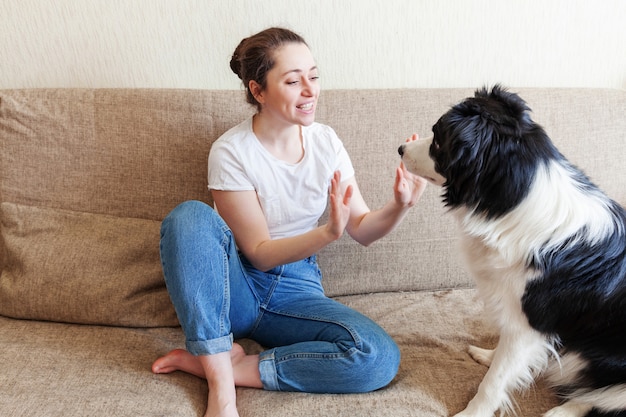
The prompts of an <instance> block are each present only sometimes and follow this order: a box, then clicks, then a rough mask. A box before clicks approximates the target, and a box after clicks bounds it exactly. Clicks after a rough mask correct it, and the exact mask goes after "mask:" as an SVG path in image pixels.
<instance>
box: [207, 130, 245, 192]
mask: <svg viewBox="0 0 626 417" xmlns="http://www.w3.org/2000/svg"><path fill="white" fill-rule="evenodd" d="M237 155H238V154H237V152H235V150H234V149H233V147H232V146H231V144H230V143H228V142H221V141H217V142H215V143H214V144H213V146H212V148H211V151H210V152H209V167H208V183H209V190H223V191H250V190H254V185H253V184H252V183H251V182H250V179H249V178H248V175H246V172H245V169H244V164H243V163H242V161H241V160H239V158H238V157H237Z"/></svg>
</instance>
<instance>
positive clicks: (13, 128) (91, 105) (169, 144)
mask: <svg viewBox="0 0 626 417" xmlns="http://www.w3.org/2000/svg"><path fill="white" fill-rule="evenodd" d="M516 91H518V92H519V93H520V94H521V95H522V97H523V98H525V99H526V101H527V102H528V104H529V106H530V107H531V108H532V109H533V111H534V118H535V120H536V121H537V122H539V123H540V124H542V125H543V126H544V127H545V128H546V130H547V131H548V133H549V134H550V135H551V136H552V138H553V140H554V141H555V143H556V144H557V146H559V147H560V149H561V151H562V152H563V153H564V154H565V155H566V156H567V157H568V158H570V160H572V161H573V162H574V163H575V164H577V165H579V166H580V167H582V168H583V169H584V170H585V171H586V172H587V173H588V175H589V176H590V177H591V178H592V179H593V180H595V181H596V182H597V183H598V184H599V185H601V186H602V187H603V188H604V189H605V191H607V193H608V194H609V195H610V196H612V197H614V198H615V199H617V200H618V201H620V202H621V203H622V204H623V203H624V202H626V186H625V185H626V180H625V179H624V178H625V177H626V168H624V164H623V158H624V155H625V154H626V152H625V151H626V143H625V141H624V133H623V132H625V131H626V117H625V114H626V92H625V91H620V90H603V89H520V90H516ZM471 94H473V91H472V90H470V89H399V90H334V91H324V92H323V93H322V97H321V99H320V104H319V109H318V117H317V120H318V121H320V122H322V123H326V124H329V125H331V126H332V127H333V128H335V130H336V131H337V133H338V135H339V137H340V138H341V139H342V140H343V141H344V144H345V146H346V148H347V149H348V151H349V153H350V155H351V157H352V160H353V164H354V166H355V168H356V171H357V179H358V182H359V185H360V188H361V190H362V193H363V195H364V196H365V198H366V201H367V202H368V204H369V205H370V207H371V208H378V207H380V206H381V205H382V204H384V202H386V201H387V200H388V199H389V198H391V195H392V189H391V187H392V184H393V176H394V170H395V167H396V166H397V165H398V163H399V157H398V154H397V148H398V146H399V145H400V144H401V143H402V142H403V141H404V139H405V138H407V137H409V136H410V135H411V134H412V133H413V132H417V133H419V134H420V135H422V136H427V135H429V134H430V129H431V126H432V124H433V123H434V122H435V121H436V120H437V119H438V118H439V116H440V115H441V114H442V113H443V112H445V111H446V110H447V109H448V108H449V106H450V105H452V104H454V103H456V102H458V101H460V100H461V99H463V98H464V97H467V96H469V95H471ZM252 110H253V109H252V108H251V107H250V106H248V105H247V104H246V103H245V102H244V96H243V92H241V91H200V90H156V89H96V90H86V89H48V90H46V89H35V90H4V91H0V140H1V149H0V202H10V203H14V204H17V205H18V206H20V207H21V206H25V207H31V208H32V207H34V208H44V209H52V210H68V211H72V212H78V213H86V214H93V215H106V216H112V217H120V218H132V219H143V220H147V221H153V222H157V223H158V221H160V220H161V219H162V218H163V217H164V216H165V215H166V214H167V213H168V212H169V211H170V210H171V209H172V208H173V207H175V206H176V205H177V204H178V203H180V202H182V201H184V200H188V199H199V200H204V201H207V202H209V203H210V196H209V193H208V191H207V187H206V170H207V166H206V164H207V155H208V152H209V149H210V147H211V143H212V142H213V141H214V140H215V139H216V138H218V137H219V136H220V135H221V134H222V133H223V132H225V131H226V130H227V129H228V128H230V127H231V126H233V125H235V124H236V123H238V122H239V121H241V120H242V119H243V118H244V117H246V116H247V115H249V114H251V112H252ZM439 192H440V190H438V189H436V188H435V187H432V186H431V187H429V189H428V190H427V192H426V195H425V196H424V198H423V199H422V201H421V202H420V203H419V205H418V206H417V207H415V208H414V209H413V210H412V212H411V213H410V214H409V216H408V218H407V219H406V221H405V222H404V223H403V224H402V225H401V226H400V227H399V228H398V229H397V230H396V231H395V232H394V233H392V234H391V235H390V236H388V237H386V238H384V239H382V240H381V241H379V242H377V243H375V244H374V245H373V246H372V247H370V248H362V247H360V246H359V245H357V244H356V243H354V242H352V241H351V240H350V239H349V238H342V239H341V240H340V241H339V242H336V243H334V244H332V245H330V246H329V247H327V248H326V249H325V250H324V251H323V252H322V253H321V254H320V262H321V264H322V267H323V271H324V274H325V287H326V289H327V292H328V293H329V294H330V295H343V294H354V293H366V292H377V291H397V290H426V289H440V288H451V287H459V286H468V285H471V281H470V280H469V278H468V277H467V275H466V274H465V273H464V271H463V268H462V267H461V266H460V264H459V262H458V260H457V257H456V249H455V243H456V237H455V225H454V224H453V222H452V219H451V218H450V217H449V216H447V215H446V213H445V210H444V208H443V207H442V205H441V202H440V198H439ZM20 207H18V209H19V208H20ZM15 210H16V209H15V207H13V208H11V207H9V208H7V207H5V210H4V211H5V212H10V213H14V214H15ZM57 214H58V213H56V214H55V216H56V215H57ZM7 216H9V215H7ZM37 216H39V217H38V218H45V216H44V217H41V213H38V214H37ZM9 217H10V216H9ZM18 217H19V216H18ZM55 218H56V217H55ZM64 219H65V220H63V221H67V218H64ZM11 221H12V222H13V223H11V224H15V221H14V219H13V220H11ZM90 221H91V220H90ZM98 221H99V220H98ZM5 223H6V222H5ZM4 227H5V229H7V228H10V226H7V225H5V226H4ZM5 239H6V238H2V239H0V245H5V243H3V242H4V240H5ZM156 240H158V238H157V239H155V242H154V245H155V247H156V246H157V245H158V242H157V241H156ZM7 253H8V251H7V250H4V249H2V247H0V254H2V255H1V256H2V259H4V261H3V260H2V259H0V267H2V263H1V262H4V263H6V258H7V256H9V255H10V254H9V255H7ZM157 262H158V260H157ZM0 284H1V283H0ZM0 286H1V285H0ZM1 291H2V289H1V288H0V292H1ZM0 295H1V294H0ZM0 300H1V297H0ZM0 313H1V312H0Z"/></svg>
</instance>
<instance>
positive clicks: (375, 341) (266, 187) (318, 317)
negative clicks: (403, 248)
mask: <svg viewBox="0 0 626 417" xmlns="http://www.w3.org/2000/svg"><path fill="white" fill-rule="evenodd" d="M231 68H232V70H233V71H234V72H235V73H236V74H237V75H238V76H239V77H240V78H241V80H242V81H243V83H244V85H245V87H246V95H247V101H248V102H249V103H251V104H253V105H255V106H256V107H257V112H256V114H255V115H254V116H253V117H250V118H248V119H247V120H244V121H243V122H242V123H241V124H239V125H238V126H235V127H234V128H232V129H231V130H229V131H228V132H226V133H225V134H224V135H223V136H222V137H221V138H220V139H218V140H217V141H216V142H215V143H214V145H213V147H212V149H211V152H210V155H209V188H210V190H211V193H212V196H213V200H214V202H215V210H213V209H212V208H211V207H209V206H207V205H206V204H203V203H201V202H198V201H189V202H185V203H182V204H181V205H179V206H178V207H176V208H175V209H174V210H173V211H172V213H170V214H169V215H168V216H167V217H166V218H165V220H164V221H163V225H162V230H161V260H162V264H163V271H164V275H165V280H166V283H167V288H168V291H169V293H170V296H171V299H172V302H173V304H174V306H175V308H176V312H177V314H178V317H179V320H180V323H181V325H182V328H183V331H184V333H185V337H186V349H187V350H182V349H178V350H174V351H172V352H170V353H168V354H167V355H165V356H163V357H161V358H159V359H157V360H156V361H155V362H154V365H153V368H152V369H153V371H154V372H155V373H168V372H172V371H175V370H182V371H185V372H189V373H191V374H194V375H197V376H199V377H201V378H205V379H206V380H207V382H208V387H209V395H208V407H207V412H206V416H211V417H212V416H237V415H238V414H237V410H236V403H235V386H245V387H257V388H263V389H267V390H280V391H305V392H326V393H349V392H366V391H371V390H375V389H378V388H381V387H384V386H385V385H387V384H388V383H389V382H390V381H391V380H392V379H393V378H394V376H395V375H396V373H397V370H398V366H399V361H400V353H399V350H398V347H397V346H396V344H395V343H394V341H393V340H392V339H391V337H390V336H389V335H388V334H387V333H386V332H385V331H383V330H382V329H381V328H380V327H379V326H378V325H377V324H375V323H374V322H373V321H371V320H370V319H368V318H367V317H365V316H363V315H362V314H360V313H358V312H356V311H354V310H352V309H350V308H348V307H346V306H344V305H342V304H339V303H338V302H336V301H333V300H331V299H329V298H327V297H326V296H325V295H324V291H323V289H322V285H321V273H320V270H319V268H318V266H317V263H316V256H315V254H316V253H317V252H318V251H319V250H320V249H322V248H323V247H325V246H326V245H328V244H329V243H331V242H333V241H335V240H337V239H338V238H339V237H341V236H342V234H343V232H344V230H345V231H347V232H348V234H349V235H350V236H351V237H352V238H354V239H355V240H356V241H357V242H359V243H361V244H363V245H369V244H370V243H372V242H374V241H375V240H377V239H379V238H381V237H383V236H385V235H386V234H387V233H389V232H390V231H391V230H393V229H394V228H395V227H396V226H397V225H398V224H399V223H400V222H401V220H402V219H403V218H404V216H405V215H406V213H407V211H408V210H409V208H410V207H412V206H413V205H414V204H415V203H416V202H417V200H418V199H419V197H420V196H421V194H422V193H423V191H424V188H425V187H426V182H425V181H424V180H423V179H421V178H419V177H416V176H413V175H411V174H410V173H408V172H407V171H406V170H405V168H404V166H402V165H400V166H399V167H398V168H397V170H396V178H395V183H394V184H393V198H392V199H391V200H390V201H389V202H388V203H387V204H386V205H385V206H384V207H382V208H381V209H379V210H377V211H370V210H369V208H368V207H367V205H366V203H365V201H364V200H363V197H362V196H361V194H360V192H359V188H358V186H357V182H356V180H355V177H354V170H353V167H352V164H351V161H350V158H349V157H348V154H347V152H346V150H345V149H344V147H343V145H342V143H341V141H340V140H339V138H338V137H337V135H336V134H335V132H334V131H333V130H332V129H331V128H329V127H328V126H325V125H322V124H319V123H315V122H314V119H315V110H316V105H317V99H318V96H319V93H320V86H319V81H318V79H319V76H318V69H317V66H316V64H315V60H314V59H313V56H312V54H311V51H310V50H309V48H308V46H307V44H306V43H305V41H304V39H302V38H301V37H300V36H299V35H297V34H295V33H293V32H291V31H289V30H286V29H281V28H271V29H267V30H265V31H262V32H260V33H258V34H256V35H254V36H251V37H250V38H247V39H244V40H243V41H241V43H240V44H239V46H238V47H237V49H236V50H235V53H234V54H233V57H232V60H231ZM415 139H416V136H415V135H414V137H413V138H411V139H409V140H415ZM329 201H330V203H329V204H330V209H329V219H328V222H327V223H326V224H324V225H321V226H319V225H318V220H319V218H320V216H321V215H322V213H323V212H324V210H325V209H326V207H327V204H328V202H329ZM236 338H250V339H253V340H256V341H257V342H259V343H260V344H261V345H262V346H264V347H266V348H267V350H266V351H264V352H262V353H261V354H260V355H246V354H245V352H244V351H243V349H242V348H241V346H239V345H237V344H234V343H233V339H236Z"/></svg>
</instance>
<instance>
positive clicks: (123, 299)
mask: <svg viewBox="0 0 626 417" xmlns="http://www.w3.org/2000/svg"><path fill="white" fill-rule="evenodd" d="M0 217H1V226H0V231H1V236H2V240H3V241H4V246H5V254H4V257H5V260H6V262H5V267H4V270H3V271H2V274H1V275H0V314H3V315H6V316H10V317H15V318H24V319H41V320H51V321H62V322H72V323H90V324H103V325H122V326H134V327H143V326H147V327H151V326H174V325H177V324H178V322H177V319H176V314H175V312H174V309H173V307H172V305H171V303H170V300H169V296H168V294H167V291H166V288H165V283H164V281H163V276H162V272H161V265H160V262H159V247H158V242H159V228H160V222H158V221H153V220H143V219H133V218H123V217H114V216H108V215H99V214H91V213H81V212H74V211H69V210H59V209H49V208H37V207H31V206H25V205H19V204H13V203H7V202H5V203H2V204H1V205H0Z"/></svg>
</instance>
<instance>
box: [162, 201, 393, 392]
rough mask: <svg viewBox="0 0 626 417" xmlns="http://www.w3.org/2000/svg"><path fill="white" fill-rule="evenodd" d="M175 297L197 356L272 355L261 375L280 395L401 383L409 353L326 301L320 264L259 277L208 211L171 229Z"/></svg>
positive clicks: (166, 232) (167, 263)
mask: <svg viewBox="0 0 626 417" xmlns="http://www.w3.org/2000/svg"><path fill="white" fill-rule="evenodd" d="M161 262H162V264H163V271H164V275H165V281H166V284H167V289H168V292H169V294H170V297H171V299H172V303H173V304H174V307H175V309H176V313H177V315H178V319H179V321H180V323H181V326H182V329H183V331H184V333H185V340H186V347H187V350H188V351H189V352H190V353H191V354H193V355H208V354H215V353H220V352H225V351H229V350H230V349H231V348H232V343H233V339H238V338H249V339H252V340H255V341H257V342H258V343H259V344H261V345H262V346H264V347H265V348H266V349H268V350H266V351H264V352H262V353H261V354H260V364H259V371H260V373H261V380H262V382H263V386H264V388H265V389H267V390H275V391H303V392H324V393H354V392H367V391H372V390H376V389H378V388H381V387H384V386H385V385H387V384H388V383H389V382H390V381H391V380H392V379H393V378H394V376H395V375H396V373H397V371H398V366H399V363H400V352H399V349H398V347H397V345H396V344H395V342H394V341H393V340H392V339H391V337H390V336H389V335H388V334H387V333H386V332H385V331H384V330H383V329H381V328H380V327H379V326H378V325H377V324H376V323H374V322H373V321H372V320H370V319H369V318H367V317H365V316H364V315H362V314H360V313H358V312H356V311H355V310H353V309H350V308H348V307H346V306H344V305H343V304H340V303H338V302H336V301H334V300H331V299H330V298H328V297H326V296H325V295H324V291H323V289H322V285H321V277H322V276H321V272H320V270H319V268H318V265H317V262H316V257H315V256H312V257H309V258H307V259H304V260H302V261H298V262H294V263H290V264H286V265H282V266H278V267H275V268H273V269H271V270H270V271H267V272H262V271H259V270H257V269H255V268H254V267H253V266H252V265H251V264H250V262H249V261H248V260H247V259H246V258H245V257H244V256H243V255H242V254H241V253H240V252H238V251H237V248H236V245H235V241H234V239H233V236H232V233H231V231H230V229H229V228H228V226H227V225H226V223H225V222H224V221H223V220H222V218H221V217H220V216H219V215H218V214H217V213H216V212H215V211H214V210H213V209H212V208H211V207H210V206H208V205H206V204H204V203H201V202H199V201H188V202H185V203H182V204H181V205H179V206H178V207H176V208H175V209H174V210H173V211H172V212H171V213H170V214H169V215H168V216H167V217H166V218H165V219H164V220H163V224H162V226H161Z"/></svg>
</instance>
